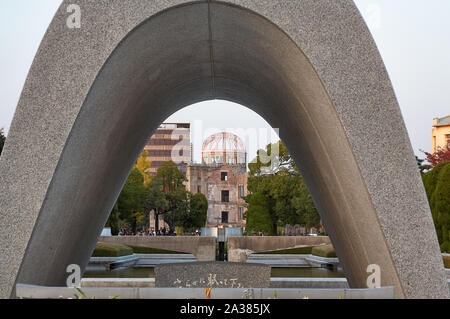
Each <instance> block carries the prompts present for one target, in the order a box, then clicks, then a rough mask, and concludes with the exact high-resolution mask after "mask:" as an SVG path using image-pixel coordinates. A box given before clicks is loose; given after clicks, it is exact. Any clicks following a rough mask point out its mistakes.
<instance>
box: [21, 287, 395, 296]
mask: <svg viewBox="0 0 450 319" xmlns="http://www.w3.org/2000/svg"><path fill="white" fill-rule="evenodd" d="M82 290H83V293H84V294H85V295H86V296H87V297H88V298H94V297H95V298H96V299H108V298H111V297H113V296H118V298H120V299H206V293H205V289H204V288H139V287H133V288H131V287H130V288H128V287H108V288H106V287H105V288H94V287H84V288H83V289H82ZM274 291H276V294H277V298H278V299H304V298H309V299H339V298H343V299H393V298H394V287H381V288H376V289H345V288H343V289H341V288H338V289H296V288H279V289H276V290H274V289H273V288H253V289H245V288H213V289H211V295H210V297H211V299H243V297H244V295H247V296H251V297H253V298H254V299H268V298H273V297H274ZM74 294H77V295H80V293H79V292H78V291H77V290H76V289H75V288H61V287H43V286H35V285H25V284H17V285H16V296H17V297H18V298H20V297H24V298H30V297H32V298H33V299H57V298H73V297H74Z"/></svg>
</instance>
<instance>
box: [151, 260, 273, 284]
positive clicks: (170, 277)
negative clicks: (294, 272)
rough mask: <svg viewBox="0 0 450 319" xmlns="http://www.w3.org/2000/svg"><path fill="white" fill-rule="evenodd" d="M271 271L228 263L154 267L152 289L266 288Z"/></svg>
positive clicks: (209, 262) (258, 266)
mask: <svg viewBox="0 0 450 319" xmlns="http://www.w3.org/2000/svg"><path fill="white" fill-rule="evenodd" d="M270 270H271V267H270V266H267V265H262V264H246V263H229V262H216V261H208V262H195V263H192V262H191V263H170V264H161V265H157V266H156V267H155V286H156V287H176V288H269V286H270Z"/></svg>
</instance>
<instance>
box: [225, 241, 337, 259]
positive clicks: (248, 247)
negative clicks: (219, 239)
mask: <svg viewBox="0 0 450 319" xmlns="http://www.w3.org/2000/svg"><path fill="white" fill-rule="evenodd" d="M323 244H331V241H330V238H329V237H327V236H317V237H312V236H244V237H230V238H228V261H231V262H245V261H246V260H247V257H248V256H249V255H251V254H253V253H260V252H265V251H273V250H280V249H288V248H297V247H309V246H317V245H323Z"/></svg>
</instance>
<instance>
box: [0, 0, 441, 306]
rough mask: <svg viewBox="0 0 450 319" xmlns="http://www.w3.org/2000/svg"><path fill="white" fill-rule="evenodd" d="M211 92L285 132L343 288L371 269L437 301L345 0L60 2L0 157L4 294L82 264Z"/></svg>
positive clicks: (416, 202) (365, 34)
mask: <svg viewBox="0 0 450 319" xmlns="http://www.w3.org/2000/svg"><path fill="white" fill-rule="evenodd" d="M72 3H78V5H79V6H80V8H81V13H82V15H81V28H80V29H70V28H68V27H67V24H66V20H67V18H68V16H69V14H68V13H67V7H68V5H69V4H72ZM216 98H217V99H218V98H220V99H226V100H231V101H235V102H238V103H240V104H243V105H246V106H248V107H250V108H252V109H253V110H255V111H256V112H257V113H259V114H260V115H262V116H263V117H264V118H265V119H266V120H267V121H268V122H269V123H270V124H271V125H272V126H273V127H279V128H280V135H281V138H282V139H283V141H284V142H285V144H286V145H287V147H288V149H289V151H290V153H291V154H292V155H293V156H294V157H295V158H296V161H297V163H298V165H299V167H301V169H302V174H303V177H304V179H305V181H306V183H307V186H308V188H309V190H310V192H311V193H312V196H313V198H314V201H315V203H316V205H317V207H318V209H319V211H320V214H321V217H322V219H323V221H324V223H325V227H326V228H327V230H328V231H329V234H330V238H331V240H332V242H333V244H334V246H335V248H336V251H337V254H338V256H339V257H340V260H341V261H342V264H343V266H344V271H345V272H346V275H347V277H348V280H349V284H350V286H351V287H355V288H357V287H365V286H366V279H367V276H368V273H367V272H366V269H367V266H368V265H369V264H378V265H380V267H381V270H382V276H381V280H382V285H384V286H386V285H394V286H395V287H396V290H395V291H396V296H398V297H409V298H414V297H448V287H447V285H446V278H445V273H444V269H443V264H442V260H441V256H440V251H439V245H438V242H437V237H436V234H435V231H434V226H433V221H432V218H431V214H430V211H429V207H428V204H427V199H426V196H425V193H424V189H423V186H422V183H421V180H420V176H419V173H418V171H417V168H416V164H415V160H414V154H413V151H412V148H411V144H410V141H409V138H408V135H407V132H406V129H405V126H404V123H403V119H402V116H401V113H400V110H399V107H398V104H397V101H396V98H395V95H394V92H393V90H392V87H391V84H390V81H389V78H388V75H387V72H386V70H385V68H384V65H383V62H382V60H381V58H380V56H379V53H378V51H377V48H376V46H375V44H374V42H373V40H372V38H371V36H370V33H369V31H368V29H367V28H366V26H365V24H364V22H363V20H362V18H361V16H360V14H359V12H358V10H357V8H356V7H355V5H354V4H353V2H352V1H350V0H340V1H334V0H333V1H331V0H302V1H282V2H277V1H251V0H230V1H221V2H219V1H194V2H191V1H185V0H170V1H168V0H164V1H163V0H155V1H148V2H145V1H141V0H126V1H124V0H113V1H108V2H107V3H106V2H103V1H82V0H79V1H74V0H66V1H64V2H63V4H62V5H61V7H60V8H59V10H58V12H57V13H56V15H55V18H54V20H53V21H52V23H51V25H50V27H49V29H48V31H47V33H46V36H45V38H44V40H43V42H42V44H41V47H40V49H39V51H38V53H37V55H36V58H35V61H34V63H33V65H32V68H31V70H30V73H29V76H28V78H27V82H26V84H25V87H24V89H23V93H22V96H21V99H20V101H19V105H18V107H17V110H16V113H15V116H14V120H13V123H12V125H11V129H10V132H9V135H8V140H7V143H6V146H5V150H4V153H3V155H2V157H1V159H0V170H1V172H2V174H1V176H0V189H1V192H0V205H1V207H2V215H1V216H2V217H1V218H2V222H1V223H0V243H1V253H2V259H1V261H0V278H1V280H0V285H1V286H0V296H1V297H9V296H10V295H11V293H13V291H14V284H15V283H16V282H21V283H29V284H40V285H64V284H65V280H66V276H67V274H66V272H65V269H66V266H67V265H68V264H79V265H80V266H81V267H82V268H84V266H85V265H86V264H87V262H88V259H89V256H90V254H91V252H92V250H93V248H94V245H95V243H96V240H97V238H98V236H99V234H100V231H101V228H102V227H103V225H104V223H105V221H106V219H107V217H108V214H109V212H110V210H111V208H112V206H113V204H114V202H115V199H116V198H117V196H118V194H119V192H120V189H121V187H122V185H123V183H124V182H125V179H126V176H127V174H128V172H129V170H130V169H131V167H132V165H133V163H134V161H135V159H136V158H137V156H138V154H139V152H140V150H141V149H142V147H143V146H144V143H145V141H146V140H147V138H148V137H149V136H150V135H151V134H152V132H153V130H154V129H155V128H156V127H157V126H158V125H159V123H161V121H163V120H164V118H166V117H167V116H169V115H170V114H172V113H173V112H175V111H176V110H178V109H180V108H182V107H184V106H187V105H189V104H192V103H194V102H197V101H202V100H208V99H216Z"/></svg>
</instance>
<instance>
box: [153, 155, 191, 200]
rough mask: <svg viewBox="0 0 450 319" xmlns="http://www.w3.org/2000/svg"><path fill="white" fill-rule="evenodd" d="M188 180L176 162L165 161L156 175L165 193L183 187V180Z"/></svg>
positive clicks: (156, 180) (157, 182)
mask: <svg viewBox="0 0 450 319" xmlns="http://www.w3.org/2000/svg"><path fill="white" fill-rule="evenodd" d="M185 180H186V178H185V177H184V175H183V173H181V171H180V170H179V169H178V167H177V166H176V165H175V163H174V162H172V161H168V162H164V163H163V164H162V165H161V166H160V167H159V168H158V171H157V173H156V176H155V177H154V181H155V183H156V184H157V185H160V186H161V187H162V190H163V191H164V192H165V193H168V192H172V191H174V190H176V189H177V188H179V187H183V188H184V185H183V182H184V181H185Z"/></svg>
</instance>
